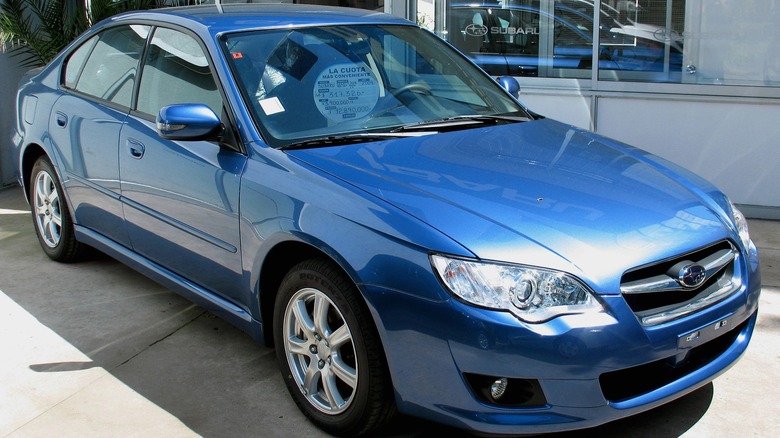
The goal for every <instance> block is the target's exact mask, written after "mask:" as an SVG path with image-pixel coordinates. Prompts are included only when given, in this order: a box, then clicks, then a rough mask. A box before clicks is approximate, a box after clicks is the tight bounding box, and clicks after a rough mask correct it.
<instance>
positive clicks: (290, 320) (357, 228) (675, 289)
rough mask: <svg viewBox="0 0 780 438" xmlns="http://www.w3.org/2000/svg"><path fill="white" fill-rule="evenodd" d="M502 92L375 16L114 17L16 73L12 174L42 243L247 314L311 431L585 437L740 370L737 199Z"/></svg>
mask: <svg viewBox="0 0 780 438" xmlns="http://www.w3.org/2000/svg"><path fill="white" fill-rule="evenodd" d="M470 18H471V17H470ZM280 23H283V25H281V24H280ZM469 23H472V25H471V26H468V27H465V26H464V29H468V32H470V33H471V34H474V35H483V36H485V35H486V32H490V34H489V35H487V36H490V35H493V33H492V32H493V26H492V25H491V26H490V27H485V26H482V25H481V24H486V22H482V23H480V24H478V23H475V22H474V21H472V20H471V19H470V20H469ZM521 29H522V32H523V33H526V34H527V33H530V35H526V36H528V37H534V36H535V35H533V32H534V30H533V28H532V27H524V26H523V27H521V26H519V25H518V26H514V27H508V28H506V31H507V32H513V33H515V34H517V35H519V34H520V31H521ZM497 31H500V28H497ZM469 38H472V37H469ZM473 39H475V40H481V38H473ZM528 39H529V40H534V39H535V38H528ZM500 83H501V84H503V85H504V87H505V88H502V87H501V86H500V85H499V82H497V81H496V80H495V79H494V78H493V77H491V76H489V75H487V74H486V73H485V72H484V71H483V70H481V69H479V68H478V67H477V66H476V65H475V64H474V63H472V62H470V61H469V60H468V58H466V57H465V56H464V55H463V54H462V53H460V52H458V51H456V50H455V49H454V48H453V47H452V46H450V45H449V44H447V43H445V42H443V41H442V40H441V39H439V38H438V37H437V36H436V35H434V34H433V33H431V32H429V31H428V30H425V29H423V28H421V27H420V26H417V25H415V24H414V23H411V22H409V21H407V20H404V19H401V18H398V17H394V16H391V15H386V14H381V13H377V12H375V11H365V10H361V9H340V8H328V7H316V6H311V5H299V4H275V5H272V4H266V5H258V4H243V5H239V4H234V5H223V6H222V7H221V8H217V7H215V6H201V7H192V8H175V9H162V10H155V11H146V12H136V13H128V14H124V15H121V16H118V17H115V18H113V19H109V20H107V21H105V22H102V23H100V24H97V25H95V26H94V27H92V29H91V30H90V31H88V32H86V33H85V34H84V35H82V36H81V37H79V39H78V40H76V41H75V42H74V43H73V44H72V45H71V46H70V47H68V48H67V49H65V50H64V51H63V52H62V53H61V54H60V55H58V57H57V58H56V59H55V60H54V61H53V62H52V63H51V64H50V65H48V66H47V67H46V68H44V69H43V70H41V71H38V72H36V73H35V75H34V76H31V77H29V78H27V79H26V80H25V82H24V83H22V84H21V88H20V90H19V93H18V101H17V117H18V122H17V124H16V127H17V128H16V129H17V132H16V133H15V136H14V138H15V141H16V145H15V147H16V152H17V154H18V161H17V163H18V173H19V179H20V182H21V183H22V184H23V187H24V190H25V194H26V195H27V199H28V200H29V202H30V203H31V204H32V212H33V214H32V216H33V226H34V229H35V231H36V233H37V235H38V239H39V241H40V243H41V248H42V250H43V251H44V252H45V253H46V254H47V255H48V256H49V257H50V258H51V259H54V260H57V261H74V260H76V259H78V258H79V255H80V254H81V253H83V252H84V249H85V245H89V246H92V247H95V248H98V249H100V250H101V251H103V252H105V253H107V254H110V255H111V256H113V257H115V258H117V259H119V260H121V261H123V262H125V263H127V264H129V265H130V266H132V267H134V268H135V269H138V270H140V271H141V272H143V273H144V274H146V275H149V276H150V277H152V278H154V279H156V280H158V281H160V282H162V283H163V284H165V285H166V286H168V287H170V288H172V289H174V290H176V291H177V292H179V293H181V294H182V295H184V296H185V297H187V298H189V299H191V300H193V301H194V302H196V303H197V304H198V305H201V306H203V307H204V308H206V309H208V310H210V311H212V312H214V313H215V314H218V315H221V316H222V317H224V318H226V319H227V320H228V321H230V322H231V323H233V324H235V325H237V326H238V327H240V328H242V329H243V330H245V331H247V332H248V333H249V334H250V335H251V336H252V337H253V338H254V339H256V340H257V341H259V342H263V343H265V344H266V345H268V346H270V347H272V348H274V349H275V352H276V358H277V362H278V367H279V369H280V371H281V375H282V376H283V378H284V380H285V382H286V384H287V389H288V390H289V392H290V395H291V397H292V398H293V399H294V400H295V402H296V404H297V405H298V406H299V407H300V409H301V411H302V412H303V413H304V414H305V415H306V416H307V417H308V418H309V419H310V420H311V421H312V422H313V424H316V425H318V426H319V427H321V428H322V429H324V430H326V431H327V432H328V433H330V434H336V435H342V436H350V437H352V436H358V435H371V436H376V435H377V434H379V435H383V434H384V435H386V432H379V431H378V429H380V428H382V427H383V426H385V425H387V424H388V423H389V422H390V421H391V419H392V418H393V416H394V415H395V414H396V413H401V414H405V415H413V416H417V417H422V418H426V419H429V420H432V421H438V422H441V423H445V424H447V425H450V426H453V427H458V428H462V429H467V430H469V431H471V432H476V433H478V434H485V435H486V434H497V435H531V434H539V433H543V432H559V431H563V430H570V429H582V428H589V427H592V426H596V425H599V424H602V423H605V422H608V421H612V420H616V419H619V418H623V417H627V416H630V415H634V414H636V413H638V412H641V411H645V410H647V409H651V408H653V407H656V406H658V405H660V404H662V403H666V402H668V401H671V400H674V399H675V398H677V397H680V396H682V395H684V394H687V393H689V392H690V391H692V390H694V389H696V388H699V387H701V386H702V385H705V384H707V383H708V382H709V381H710V380H712V379H713V378H715V377H714V376H717V375H720V374H721V373H722V372H723V371H724V370H726V369H727V368H728V367H730V366H731V365H732V364H734V363H735V361H736V360H737V359H738V358H739V357H740V355H741V354H742V353H743V352H744V351H745V349H746V348H747V345H748V342H749V341H750V337H751V334H752V332H753V328H754V327H755V324H756V315H757V306H758V301H759V299H758V296H759V294H760V288H761V285H760V269H759V263H758V254H757V250H756V248H755V245H753V243H752V242H751V240H750V236H749V233H748V229H747V222H746V220H745V217H744V216H743V215H742V213H740V211H739V210H737V209H736V208H735V207H734V206H733V205H732V204H731V202H729V199H728V198H727V197H726V196H725V195H724V194H723V193H722V192H721V191H719V190H718V189H717V188H715V187H713V186H711V185H710V184H708V183H707V182H706V181H703V180H702V179H701V178H699V177H697V176H696V175H693V174H691V173H688V172H687V171H685V170H684V169H682V168H676V169H671V168H669V167H667V164H666V162H665V161H664V160H662V159H660V158H658V157H655V156H653V155H651V154H649V153H647V152H643V151H641V150H639V149H636V148H633V147H628V146H626V145H624V144H622V143H618V142H615V141H612V140H610V139H608V138H604V137H601V136H599V135H597V134H595V133H593V132H589V131H586V130H582V129H578V128H576V127H573V126H570V125H567V124H564V123H560V122H557V121H555V120H552V119H549V118H546V117H543V116H541V115H539V114H536V113H534V112H531V111H529V110H527V109H526V108H525V107H524V106H523V105H522V104H521V103H520V102H519V101H518V100H517V99H516V98H515V97H513V95H512V94H510V92H509V91H508V90H515V91H516V90H517V89H518V87H519V85H518V83H517V81H516V80H515V79H514V78H512V77H502V78H500ZM680 268H682V269H680ZM44 269H45V268H44ZM74 269H78V268H74ZM705 273H706V275H705ZM705 277H707V278H708V281H704V280H705ZM683 289H684V293H680V290H683ZM89 304H90V305H101V304H100V303H98V302H91V303H89ZM127 317H128V318H132V317H133V315H128V316H127ZM726 318H728V319H726ZM702 327H704V328H702ZM683 359H685V360H683ZM410 370H411V371H410ZM267 371H268V370H258V371H257V372H267ZM649 376H652V378H650V377H649ZM572 394H575V395H574V396H573V395H572Z"/></svg>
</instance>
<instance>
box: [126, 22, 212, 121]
mask: <svg viewBox="0 0 780 438" xmlns="http://www.w3.org/2000/svg"><path fill="white" fill-rule="evenodd" d="M143 68H144V71H143V76H142V78H141V85H140V88H139V90H138V105H137V107H138V111H141V112H143V113H146V114H149V115H152V116H155V115H157V113H158V112H159V111H160V108H162V107H164V106H166V105H173V104H179V103H202V104H205V105H208V106H209V107H210V108H211V109H212V110H214V112H215V113H217V114H218V115H219V114H221V113H222V96H221V95H220V93H219V90H218V89H217V85H216V82H215V81H214V76H213V75H212V74H211V69H210V68H209V63H208V58H207V57H206V55H205V54H204V53H203V49H202V48H201V46H200V44H198V42H197V40H195V38H193V37H191V36H189V35H187V34H185V33H182V32H179V31H176V30H172V29H165V28H158V29H157V30H156V31H155V32H154V36H153V37H152V42H151V45H150V46H149V51H148V53H147V55H146V62H145V63H144V67H143Z"/></svg>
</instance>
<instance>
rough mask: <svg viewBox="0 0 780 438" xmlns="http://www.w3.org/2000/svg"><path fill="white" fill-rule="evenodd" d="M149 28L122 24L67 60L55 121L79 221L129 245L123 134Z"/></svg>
mask: <svg viewBox="0 0 780 438" xmlns="http://www.w3.org/2000/svg"><path fill="white" fill-rule="evenodd" d="M148 32H149V27H148V26H126V25H123V26H116V27H112V28H110V29H108V30H106V31H104V32H101V33H100V34H99V35H96V36H94V37H92V38H90V39H89V40H87V41H86V42H84V43H83V44H82V45H81V46H79V47H78V48H77V49H76V50H75V51H74V52H73V53H72V54H71V55H70V56H69V57H68V59H67V61H66V62H65V67H64V75H63V84H62V86H63V89H64V90H65V92H64V93H63V95H62V96H61V97H60V98H59V99H58V100H57V102H56V103H55V104H54V106H53V108H52V113H51V118H50V120H49V133H50V135H51V141H52V145H53V147H54V148H55V149H56V150H57V153H58V157H57V158H58V159H59V160H60V163H61V166H62V168H63V169H64V172H65V174H64V175H62V177H63V185H65V186H66V187H67V193H68V196H69V201H70V205H71V208H72V210H73V214H74V216H75V220H76V223H78V224H79V225H82V226H84V227H87V228H89V229H92V230H94V231H97V232H98V233H100V234H102V235H104V236H106V237H109V238H110V239H112V240H114V241H116V242H119V243H121V244H123V245H125V246H129V239H128V236H127V232H126V229H125V226H124V218H123V213H122V205H121V202H120V199H119V196H120V185H119V153H118V145H119V133H120V130H121V127H122V123H123V122H124V120H125V119H126V117H127V114H128V112H129V110H130V109H129V108H130V104H131V98H132V93H133V86H134V84H135V81H136V79H137V71H138V62H139V58H140V56H141V52H142V51H143V48H144V45H145V42H146V36H147V34H148Z"/></svg>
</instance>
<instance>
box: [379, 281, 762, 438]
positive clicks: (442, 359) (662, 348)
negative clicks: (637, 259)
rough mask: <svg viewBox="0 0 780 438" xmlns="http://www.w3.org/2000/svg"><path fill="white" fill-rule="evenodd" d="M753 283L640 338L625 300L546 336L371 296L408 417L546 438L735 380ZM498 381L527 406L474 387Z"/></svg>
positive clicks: (554, 325) (462, 310) (450, 308)
mask: <svg viewBox="0 0 780 438" xmlns="http://www.w3.org/2000/svg"><path fill="white" fill-rule="evenodd" d="M754 277H755V278H751V279H750V280H753V281H748V282H747V283H746V284H747V285H751V286H753V288H752V289H749V288H748V287H747V286H745V287H743V289H742V290H741V291H740V292H738V293H735V294H734V295H732V296H730V297H728V298H727V299H725V300H723V301H721V302H719V303H717V304H715V305H713V306H710V307H708V308H706V309H704V310H702V311H700V312H698V313H696V314H693V315H689V316H687V317H685V318H681V319H678V320H675V321H671V322H669V323H666V324H662V325H658V326H655V327H642V326H641V324H639V322H638V320H637V318H636V316H635V315H634V313H633V312H632V311H631V310H630V309H629V308H628V306H627V304H626V302H625V300H624V299H623V297H622V296H603V297H601V299H602V301H603V303H604V304H605V308H607V309H608V313H605V314H599V315H595V316H593V315H568V316H563V317H559V318H556V319H554V320H551V321H548V322H546V323H543V324H523V323H521V322H519V321H518V320H517V319H516V318H514V317H512V316H511V315H509V314H508V313H505V312H495V311H489V310H484V309H478V308H474V307H471V306H468V305H465V304H462V303H460V302H457V301H455V300H449V301H446V302H432V301H427V300H422V299H418V298H415V297H413V296H410V295H404V294H398V293H393V292H390V291H387V290H380V289H379V288H376V287H373V288H371V289H372V290H371V291H369V293H368V296H369V297H370V300H369V301H370V302H371V304H372V308H373V309H374V311H375V313H376V314H377V316H378V318H377V320H379V321H381V327H380V331H382V333H383V341H384V346H385V349H386V352H387V358H388V363H389V366H390V370H391V375H392V378H393V384H394V387H395V388H396V393H397V402H398V408H399V410H400V411H401V412H403V413H406V414H410V415H415V416H419V417H424V418H428V419H431V420H434V421H438V422H443V423H446V424H449V425H452V426H454V427H459V428H463V429H467V430H473V431H478V432H482V433H496V434H518V433H543V432H555V431H564V430H573V429H581V428H587V427H592V426H596V425H599V424H603V423H606V422H610V421H613V420H617V419H619V418H623V417H626V416H630V415H634V414H636V413H639V412H642V411H645V410H648V409H652V408H654V407H656V406H659V405H661V404H664V403H666V402H669V401H671V400H674V399H676V398H678V397H681V396H683V395H685V394H687V393H690V392H691V391H694V390H696V389H698V388H700V387H702V386H704V385H706V384H707V383H709V382H710V381H712V379H714V378H715V377H717V376H718V375H720V374H722V373H723V372H725V371H726V370H727V369H728V368H729V367H730V366H731V365H733V364H734V363H735V362H736V360H737V359H738V358H739V357H740V356H741V355H742V354H743V353H744V351H745V350H746V348H747V345H748V343H749V341H750V338H751V336H752V333H753V330H754V327H755V324H756V316H757V308H758V296H759V293H760V287H759V286H758V285H759V284H760V276H759V274H758V272H757V271H756V272H754ZM376 309H381V310H380V311H377V310H376ZM410 309H414V311H413V312H412V311H410ZM421 315H423V316H421ZM716 327H717V328H716ZM695 339H700V342H699V341H696V340H695ZM474 376H477V378H474ZM500 377H506V378H508V379H509V381H510V385H512V384H513V382H514V383H515V384H516V383H518V382H519V383H520V384H521V385H520V386H521V387H522V388H521V389H520V390H519V391H521V392H523V391H524V394H526V395H523V394H520V395H519V396H518V394H517V393H516V394H515V396H516V397H514V398H512V399H511V400H512V403H511V404H509V405H504V404H501V403H495V402H493V401H492V400H490V399H489V398H487V397H485V396H484V394H485V393H486V392H487V391H486V390H484V388H482V389H483V390H482V391H480V388H477V387H475V386H478V385H480V384H486V382H487V384H489V383H490V382H492V381H494V380H495V379H496V378H500ZM475 382H477V383H475ZM479 382H481V383H479ZM480 392H481V393H482V394H480ZM539 392H540V393H541V394H539Z"/></svg>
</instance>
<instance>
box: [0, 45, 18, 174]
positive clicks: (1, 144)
mask: <svg viewBox="0 0 780 438" xmlns="http://www.w3.org/2000/svg"><path fill="white" fill-rule="evenodd" d="M23 74H24V70H22V69H21V68H19V67H18V66H17V65H16V59H14V58H12V57H10V56H9V55H8V54H5V53H0V78H2V79H1V80H0V187H4V186H7V185H10V184H13V183H15V182H16V177H15V173H14V169H15V167H16V163H15V162H14V156H13V146H12V142H11V138H12V136H13V133H14V123H15V120H16V118H15V117H16V116H15V115H14V105H15V101H16V89H17V85H18V84H19V79H21V77H22V75H23Z"/></svg>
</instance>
